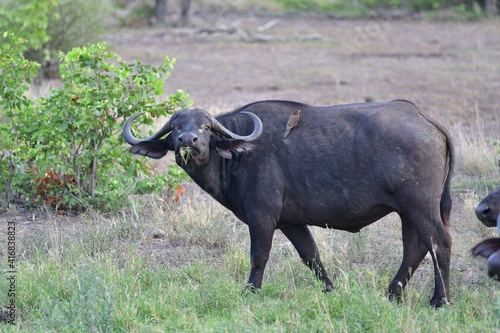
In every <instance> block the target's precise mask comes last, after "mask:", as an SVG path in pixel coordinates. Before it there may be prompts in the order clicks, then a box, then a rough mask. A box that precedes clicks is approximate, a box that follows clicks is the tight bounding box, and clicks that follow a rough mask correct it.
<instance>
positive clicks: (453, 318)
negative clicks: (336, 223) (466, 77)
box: [0, 202, 500, 332]
mask: <svg viewBox="0 0 500 333" xmlns="http://www.w3.org/2000/svg"><path fill="white" fill-rule="evenodd" d="M192 206H193V204H192V203H189V202H188V203H187V204H186V205H185V206H182V205H180V206H179V207H177V209H178V210H180V211H177V212H176V214H171V211H170V213H169V212H168V211H166V212H165V215H164V216H156V218H154V219H152V220H149V222H148V218H150V217H151V216H150V215H147V214H146V213H144V212H142V213H141V212H139V218H140V220H141V221H142V222H143V224H142V225H141V227H137V226H135V225H134V223H131V222H130V220H131V219H129V218H122V217H103V216H98V215H94V214H90V215H88V216H85V217H83V219H82V221H83V222H84V223H85V224H84V228H81V229H79V230H78V229H76V230H73V229H70V231H68V230H63V229H61V228H59V227H56V225H55V224H54V225H53V227H52V228H51V229H50V230H47V231H46V232H45V233H34V234H33V235H31V236H26V237H23V238H22V239H21V240H20V241H19V244H18V246H19V250H20V252H21V253H23V255H22V256H20V257H19V258H18V260H19V261H18V263H17V270H18V273H17V282H16V283H17V284H16V289H17V309H18V311H19V315H18V323H17V325H15V326H12V325H6V326H3V325H2V326H0V330H1V331H2V332H181V331H189V332H257V331H258V332H402V331H404V332H429V331H440V332H457V331H460V332H492V331H493V330H495V329H498V328H499V327H500V326H499V325H500V303H499V301H498V300H499V299H500V290H499V288H498V286H497V284H496V283H495V282H493V281H489V280H488V278H487V277H486V275H485V272H484V269H483V270H482V271H481V269H480V268H478V267H483V266H484V262H483V261H481V260H476V259H472V258H471V257H470V255H468V253H467V252H468V247H469V244H467V245H466V246H461V245H458V246H455V251H454V259H453V265H452V286H451V289H452V290H451V292H452V301H453V304H451V305H450V306H448V307H445V308H443V309H439V310H434V309H431V308H430V307H429V306H428V301H429V299H430V296H431V294H432V289H433V278H432V267H431V264H430V263H423V265H422V267H421V268H420V269H419V270H417V273H416V275H415V277H414V279H413V280H412V282H411V283H410V284H409V286H408V287H407V289H406V290H405V294H404V297H403V301H402V303H401V304H397V303H395V302H391V301H389V300H388V299H387V298H386V297H385V296H384V291H385V288H386V287H387V285H388V282H389V281H390V279H391V278H392V275H393V274H394V272H395V270H396V269H397V265H398V264H399V260H400V250H401V249H400V247H401V245H400V243H398V242H394V243H391V242H381V238H380V230H383V229H389V233H388V234H387V235H385V236H383V237H389V238H391V237H392V236H391V234H392V233H395V234H397V233H399V230H398V229H399V225H398V224H397V223H396V222H395V217H394V216H393V217H389V218H387V219H386V221H382V222H380V225H379V226H377V225H374V227H373V228H372V227H369V228H367V229H364V230H366V231H363V232H361V233H359V234H355V235H350V234H347V233H344V232H340V231H333V230H326V231H323V230H317V229H314V233H315V236H316V238H317V239H318V243H319V246H320V248H321V249H322V250H321V251H322V254H323V257H324V261H325V265H326V266H327V269H328V270H329V271H330V273H331V274H333V273H334V272H335V273H336V275H337V279H336V282H335V286H336V289H335V291H334V292H332V293H328V294H325V293H323V292H322V291H321V290H322V286H321V284H320V283H319V282H318V281H316V280H315V279H314V278H313V276H312V274H311V272H309V270H308V269H307V268H306V267H305V266H304V265H302V264H301V263H300V260H298V257H297V255H296V254H295V252H294V250H293V249H292V248H291V247H290V246H289V245H288V243H286V242H282V241H281V240H280V239H277V240H275V247H274V249H273V252H272V257H271V259H270V262H269V265H268V269H267V271H266V276H265V281H264V286H263V288H262V290H261V291H260V292H259V293H258V294H251V293H244V292H242V290H243V287H244V285H245V283H246V279H247V277H248V272H249V264H248V263H249V259H248V254H247V252H248V249H247V244H245V243H246V242H247V240H246V238H247V236H246V235H245V234H244V233H243V232H242V231H244V230H245V227H244V226H242V225H241V224H237V225H235V224H234V221H233V218H230V217H229V216H228V214H227V212H226V211H224V210H222V209H221V208H220V207H218V206H216V205H214V204H208V206H209V207H212V208H211V209H209V212H208V216H210V220H211V221H218V222H217V224H213V222H210V221H206V222H203V221H201V222H200V221H199V220H198V222H196V223H197V224H198V225H199V226H200V225H202V224H203V223H205V224H207V225H210V226H211V228H212V229H213V232H214V234H218V233H220V232H221V231H224V232H225V233H226V238H224V239H220V240H219V241H217V242H216V244H218V245H215V246H217V247H219V249H220V251H221V253H222V254H221V256H220V258H218V262H217V263H215V264H214V263H209V262H208V261H207V260H205V259H204V258H202V259H198V260H194V261H193V260H191V261H189V260H186V263H185V264H183V265H180V267H178V266H175V265H153V266H152V265H151V264H152V261H153V259H148V258H147V257H145V256H144V255H142V254H141V245H142V244H143V243H146V242H148V241H150V240H149V239H148V237H147V236H144V233H146V231H147V230H149V228H152V227H154V226H158V225H161V226H164V225H163V223H172V224H173V225H172V227H173V228H175V227H176V219H177V218H179V216H184V217H186V216H190V215H192V214H195V213H194V212H193V211H192V209H193V208H192ZM182 212H184V213H182ZM156 214H159V213H158V212H156ZM182 214H186V215H182ZM168 216H170V217H168ZM196 216H203V213H198V214H196V215H192V216H191V220H193V221H196V220H197V218H196ZM160 217H161V219H160ZM165 218H166V219H167V221H166V222H164V221H163V220H164V219H165ZM466 219H467V218H463V221H465V220H466ZM461 220H462V218H461ZM179 223H180V221H179ZM209 223H212V224H209ZM460 227H464V228H465V227H466V226H465V225H461V224H460V223H458V225H457V228H458V229H457V231H456V232H455V233H456V234H457V235H460V229H459V228H460ZM178 230H179V231H178V233H179V234H178V235H176V236H175V237H176V238H175V239H177V241H180V240H181V238H182V236H183V235H184V236H186V237H187V236H188V233H187V231H186V233H185V234H184V233H183V232H182V231H181V230H180V229H178ZM480 232H482V231H480V230H471V231H470V233H471V234H477V233H480ZM167 233H169V230H167ZM460 237H461V236H459V237H455V242H457V241H459V242H460V240H459V238H460ZM465 238H474V239H475V238H476V237H475V236H472V237H471V236H465ZM190 239H191V240H188V241H186V240H184V241H186V242H187V243H188V244H189V243H190V242H192V241H193V242H194V243H192V244H198V245H199V246H203V247H206V248H207V249H209V248H213V247H214V245H213V244H214V243H213V240H210V239H209V240H208V242H207V243H203V240H202V238H201V236H200V238H194V239H193V238H190ZM382 239H385V238H382ZM200 244H201V245H200ZM3 250H4V249H3V248H2V253H3ZM352 253H356V255H355V256H354V257H350V254H352ZM2 265H4V263H2ZM471 265H472V268H471V267H470V266H471ZM467 267H469V268H471V271H472V272H474V273H473V274H474V276H473V278H472V279H470V278H468V277H467V276H466V274H469V273H468V271H464V269H466V268H467ZM0 269H2V270H4V269H6V267H3V266H0ZM420 271H421V274H420V275H419V274H418V272H420ZM476 271H477V272H476ZM6 288H7V282H6V280H5V279H2V280H1V281H0V290H2V291H3V290H6ZM6 302H7V295H6V293H2V294H0V303H1V304H6ZM0 325H1V324H0Z"/></svg>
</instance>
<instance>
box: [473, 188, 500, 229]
mask: <svg viewBox="0 0 500 333" xmlns="http://www.w3.org/2000/svg"><path fill="white" fill-rule="evenodd" d="M499 215H500V187H499V188H497V189H496V190H495V191H493V192H491V193H490V194H488V195H487V196H486V198H484V199H483V200H482V201H481V202H480V203H479V205H478V206H477V207H476V216H477V218H478V219H479V221H481V222H483V224H484V225H485V226H487V227H494V226H496V225H497V219H498V216H499Z"/></svg>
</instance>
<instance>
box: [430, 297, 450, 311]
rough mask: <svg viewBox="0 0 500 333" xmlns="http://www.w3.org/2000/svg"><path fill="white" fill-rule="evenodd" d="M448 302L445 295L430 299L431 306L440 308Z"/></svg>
mask: <svg viewBox="0 0 500 333" xmlns="http://www.w3.org/2000/svg"><path fill="white" fill-rule="evenodd" d="M449 304H450V303H449V302H448V298H447V297H441V298H432V299H431V301H430V305H431V307H432V308H436V309H437V308H441V307H443V306H444V305H449Z"/></svg>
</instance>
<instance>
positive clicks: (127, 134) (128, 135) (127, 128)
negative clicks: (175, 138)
mask: <svg viewBox="0 0 500 333" xmlns="http://www.w3.org/2000/svg"><path fill="white" fill-rule="evenodd" d="M143 113H144V112H139V113H136V114H134V115H132V116H131V117H130V118H128V119H127V121H126V122H125V124H124V125H123V130H122V135H123V138H124V139H125V141H126V142H127V143H128V144H130V145H132V146H134V145H136V144H138V143H141V142H143V141H149V140H158V139H160V138H161V137H162V136H164V135H165V134H168V132H170V121H171V119H172V118H170V119H169V120H168V121H167V123H166V124H165V125H163V127H162V128H160V130H159V131H158V132H156V133H155V134H153V135H151V136H150V137H148V138H145V139H137V138H136V137H134V136H133V135H132V122H133V121H134V120H135V118H137V117H139V116H140V115H142V114H143Z"/></svg>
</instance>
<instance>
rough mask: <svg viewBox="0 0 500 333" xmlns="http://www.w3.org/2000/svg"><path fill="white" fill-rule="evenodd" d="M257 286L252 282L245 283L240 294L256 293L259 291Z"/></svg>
mask: <svg viewBox="0 0 500 333" xmlns="http://www.w3.org/2000/svg"><path fill="white" fill-rule="evenodd" d="M259 290H260V289H259V288H255V287H254V286H253V284H250V283H249V284H247V285H246V287H245V289H243V291H242V292H241V294H242V295H249V294H256V293H258V292H259Z"/></svg>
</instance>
